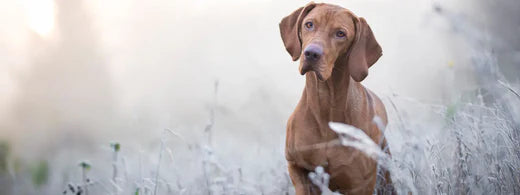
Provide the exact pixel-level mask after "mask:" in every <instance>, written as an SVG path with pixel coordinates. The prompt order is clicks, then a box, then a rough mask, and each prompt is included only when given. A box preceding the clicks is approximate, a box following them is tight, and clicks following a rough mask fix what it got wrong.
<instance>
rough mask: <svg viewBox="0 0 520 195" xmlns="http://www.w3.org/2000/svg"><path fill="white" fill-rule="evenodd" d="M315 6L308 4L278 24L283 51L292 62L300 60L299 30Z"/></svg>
mask: <svg viewBox="0 0 520 195" xmlns="http://www.w3.org/2000/svg"><path fill="white" fill-rule="evenodd" d="M315 6H316V4H315V3H314V2H310V3H308V4H307V5H305V6H304V7H300V8H298V9H297V10H295V11H294V12H293V13H291V14H290V15H288V16H286V17H285V18H283V19H282V21H281V22H280V34H281V36H282V40H283V44H284V45H285V49H286V50H287V52H289V54H290V55H291V57H292V59H293V61H296V60H298V58H300V54H301V52H302V42H301V39H300V30H301V24H302V20H303V18H305V16H307V14H308V13H309V12H310V11H311V10H312V8H314V7H315Z"/></svg>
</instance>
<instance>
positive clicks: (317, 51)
mask: <svg viewBox="0 0 520 195" xmlns="http://www.w3.org/2000/svg"><path fill="white" fill-rule="evenodd" d="M303 54H304V55H305V60H309V61H318V60H319V59H320V58H321V56H322V55H323V49H321V47H320V46H318V45H315V44H312V45H309V46H307V48H305V51H303Z"/></svg>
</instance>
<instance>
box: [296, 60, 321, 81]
mask: <svg viewBox="0 0 520 195" xmlns="http://www.w3.org/2000/svg"><path fill="white" fill-rule="evenodd" d="M315 67H316V65H311V64H308V63H304V64H303V66H302V69H301V72H300V74H301V75H305V74H306V73H307V72H314V73H315V74H316V76H317V77H318V79H319V80H320V81H324V80H323V76H322V75H321V72H320V71H319V70H316V69H318V68H315Z"/></svg>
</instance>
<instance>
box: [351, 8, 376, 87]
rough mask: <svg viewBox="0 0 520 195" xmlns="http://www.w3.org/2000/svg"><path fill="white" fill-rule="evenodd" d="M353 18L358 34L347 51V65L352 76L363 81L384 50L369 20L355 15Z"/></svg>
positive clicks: (358, 80)
mask: <svg viewBox="0 0 520 195" xmlns="http://www.w3.org/2000/svg"><path fill="white" fill-rule="evenodd" d="M353 20H354V24H355V25H356V35H355V39H354V41H353V42H352V45H351V46H350V49H349V51H348V53H347V58H348V59H347V66H348V70H349V72H350V76H352V78H353V79H354V80H355V81H357V82H361V81H363V80H364V79H365V77H367V75H368V68H370V67H371V66H372V65H373V64H374V63H376V62H377V60H378V59H379V57H381V56H382V55H383V51H382V49H381V46H379V43H377V41H376V38H375V37H374V34H373V33H372V29H370V26H368V24H367V21H366V20H365V19H364V18H362V17H359V18H358V17H356V16H353Z"/></svg>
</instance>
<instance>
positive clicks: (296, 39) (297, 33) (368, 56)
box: [279, 2, 395, 195]
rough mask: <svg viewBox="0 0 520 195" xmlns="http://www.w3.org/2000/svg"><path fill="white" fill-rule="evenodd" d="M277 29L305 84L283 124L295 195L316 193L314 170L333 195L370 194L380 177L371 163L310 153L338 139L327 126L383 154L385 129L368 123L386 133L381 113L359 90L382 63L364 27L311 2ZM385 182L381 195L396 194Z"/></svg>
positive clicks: (343, 153)
mask: <svg viewBox="0 0 520 195" xmlns="http://www.w3.org/2000/svg"><path fill="white" fill-rule="evenodd" d="M279 26H280V34H281V37H282V40H283V43H284V46H285V48H286V50H287V52H289V54H290V55H291V57H292V60H293V61H297V60H298V59H300V63H299V72H300V74H301V75H305V78H306V81H305V88H304V90H303V94H302V97H301V99H300V101H299V103H298V105H297V106H296V108H295V110H294V112H293V113H292V115H291V116H290V117H289V120H288V122H287V135H286V148H285V156H286V159H287V162H288V169H289V175H290V178H291V180H292V183H293V185H294V187H295V190H296V194H298V195H302V194H319V193H320V190H319V189H318V188H317V187H316V186H314V185H313V184H312V183H311V182H312V181H310V179H309V177H308V174H309V173H310V172H311V171H313V170H314V169H315V167H317V166H322V167H324V169H325V171H326V172H328V173H330V181H329V182H330V183H329V186H328V187H329V188H330V189H331V190H332V191H337V192H340V193H342V194H372V193H373V192H374V188H375V185H376V178H377V175H378V173H377V170H378V168H377V162H376V161H375V160H373V159H371V158H370V157H368V156H366V155H364V154H363V153H362V152H361V151H359V150H356V149H354V148H351V147H343V146H329V145H327V146H326V147H312V146H316V145H317V144H320V143H327V142H330V141H332V140H336V139H338V136H337V134H336V133H335V132H334V131H332V130H331V129H330V128H329V126H328V123H329V122H330V121H333V122H342V123H346V124H350V125H352V126H355V127H357V128H359V129H362V130H363V131H364V132H365V133H366V134H367V135H368V136H369V137H370V138H371V139H372V140H373V141H374V142H375V143H380V140H382V143H380V144H381V146H382V148H386V146H387V143H386V139H385V138H384V135H383V133H382V131H383V130H379V129H378V127H377V125H376V124H375V123H373V122H372V120H373V119H374V117H376V116H377V117H379V118H381V120H382V122H383V123H384V125H385V126H386V124H387V123H388V119H387V115H386V110H385V107H384V105H383V103H382V102H381V100H380V99H379V98H378V97H377V96H376V95H375V94H374V93H373V92H371V91H369V90H368V89H366V88H365V87H363V86H362V85H361V84H360V83H359V82H361V81H363V80H364V79H365V78H366V77H367V75H368V68H370V67H371V66H372V65H373V64H374V63H376V62H377V60H378V59H379V58H380V57H381V56H382V49H381V46H380V45H379V43H378V42H377V41H376V39H375V37H374V34H373V32H372V30H371V29H370V26H369V25H368V24H367V22H366V20H365V19H364V18H362V17H357V16H356V15H355V14H354V13H352V12H351V11H350V10H348V9H345V8H342V7H340V6H337V5H331V4H325V3H319V4H318V3H314V2H310V3H309V4H307V5H305V6H304V7H300V8H299V9H297V10H295V11H294V12H292V13H291V14H290V15H289V16H287V17H285V18H283V19H282V21H281V22H280V25H279ZM309 148H310V149H309ZM386 151H387V153H388V154H390V152H389V151H388V150H386ZM383 177H384V178H385V179H384V184H383V186H385V187H387V188H383V189H387V191H386V192H384V193H388V192H390V193H391V194H395V192H394V191H393V189H392V185H391V179H390V174H389V172H388V171H385V172H384V174H383ZM388 189H389V190H388ZM377 193H383V191H381V190H378V191H377Z"/></svg>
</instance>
